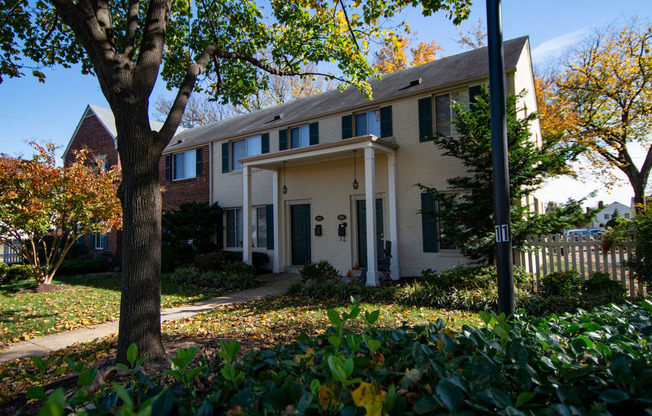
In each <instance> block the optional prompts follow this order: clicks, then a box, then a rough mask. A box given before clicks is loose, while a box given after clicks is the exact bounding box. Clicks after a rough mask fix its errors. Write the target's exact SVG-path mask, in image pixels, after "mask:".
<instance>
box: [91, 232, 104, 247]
mask: <svg viewBox="0 0 652 416" xmlns="http://www.w3.org/2000/svg"><path fill="white" fill-rule="evenodd" d="M93 234H94V237H95V238H94V240H95V247H94V248H95V250H104V248H105V247H104V239H105V238H106V234H102V233H93Z"/></svg>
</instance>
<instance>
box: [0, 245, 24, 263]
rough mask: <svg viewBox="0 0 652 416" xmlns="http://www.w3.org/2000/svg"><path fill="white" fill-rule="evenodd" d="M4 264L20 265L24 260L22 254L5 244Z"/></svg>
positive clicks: (3, 249) (3, 252) (3, 250)
mask: <svg viewBox="0 0 652 416" xmlns="http://www.w3.org/2000/svg"><path fill="white" fill-rule="evenodd" d="M1 254H2V263H20V262H21V261H22V258H21V256H20V253H19V252H18V251H16V250H14V249H13V248H11V246H10V245H8V244H3V248H2V253H1Z"/></svg>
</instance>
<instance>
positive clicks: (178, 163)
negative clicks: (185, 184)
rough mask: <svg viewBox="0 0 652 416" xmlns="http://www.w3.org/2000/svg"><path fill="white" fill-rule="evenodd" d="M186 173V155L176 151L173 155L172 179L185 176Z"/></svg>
mask: <svg viewBox="0 0 652 416" xmlns="http://www.w3.org/2000/svg"><path fill="white" fill-rule="evenodd" d="M185 173H186V155H185V153H178V154H176V155H174V179H183V178H185Z"/></svg>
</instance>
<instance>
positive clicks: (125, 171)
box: [114, 103, 166, 363]
mask: <svg viewBox="0 0 652 416" xmlns="http://www.w3.org/2000/svg"><path fill="white" fill-rule="evenodd" d="M143 107H144V108H143ZM114 114H115V117H116V126H117V129H118V152H119V154H120V160H121V162H122V182H121V185H120V189H119V191H118V194H119V197H120V201H121V203H122V212H123V232H122V238H123V244H122V270H123V271H122V285H121V286H122V295H121V301H120V326H119V334H118V352H117V359H118V362H122V363H126V362H127V349H128V348H129V346H130V345H131V344H132V343H136V345H137V346H138V352H139V356H143V357H147V358H148V359H150V360H155V361H159V360H165V359H166V356H165V350H164V348H163V343H162V341H161V324H160V318H161V266H160V265H161V190H160V186H159V178H158V163H159V159H160V157H161V150H160V147H159V146H155V145H154V138H155V134H156V133H154V132H152V131H151V129H150V126H149V119H148V117H147V104H146V103H145V104H140V105H138V104H136V105H124V104H121V105H119V106H116V108H115V109H114Z"/></svg>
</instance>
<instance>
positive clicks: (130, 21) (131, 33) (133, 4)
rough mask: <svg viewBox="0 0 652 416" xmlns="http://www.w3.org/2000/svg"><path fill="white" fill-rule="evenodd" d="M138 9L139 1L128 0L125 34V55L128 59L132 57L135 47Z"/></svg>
mask: <svg viewBox="0 0 652 416" xmlns="http://www.w3.org/2000/svg"><path fill="white" fill-rule="evenodd" d="M139 9H140V1H139V0H129V10H128V12H127V29H126V32H125V51H124V53H125V55H127V56H128V57H129V59H133V57H134V51H135V48H134V46H135V45H136V32H137V31H138V11H139Z"/></svg>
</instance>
